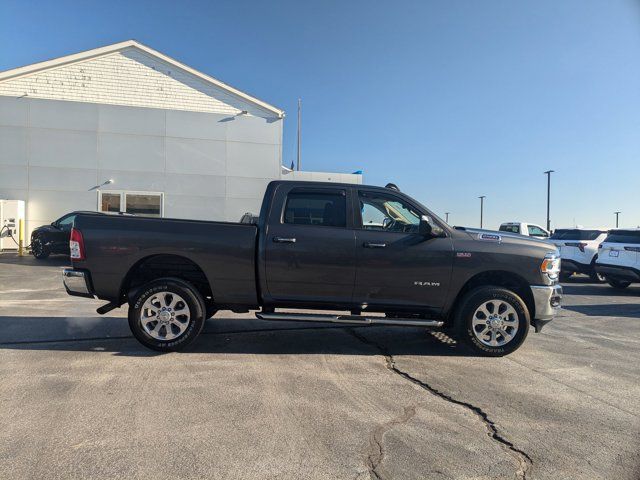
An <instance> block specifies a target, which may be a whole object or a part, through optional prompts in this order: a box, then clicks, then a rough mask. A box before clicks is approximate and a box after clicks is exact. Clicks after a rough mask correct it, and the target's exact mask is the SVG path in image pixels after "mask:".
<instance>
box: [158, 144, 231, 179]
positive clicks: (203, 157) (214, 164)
mask: <svg viewBox="0 0 640 480" xmlns="http://www.w3.org/2000/svg"><path fill="white" fill-rule="evenodd" d="M166 142H167V173H173V172H175V173H191V174H204V175H224V174H225V173H226V161H225V151H226V145H227V144H226V143H225V142H219V141H216V140H200V139H194V138H173V137H167V139H166Z"/></svg>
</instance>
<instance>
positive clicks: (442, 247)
mask: <svg viewBox="0 0 640 480" xmlns="http://www.w3.org/2000/svg"><path fill="white" fill-rule="evenodd" d="M358 200H359V202H360V215H359V217H360V218H359V219H357V218H356V222H357V225H356V227H357V228H356V232H357V233H356V252H357V267H356V286H355V290H354V302H355V303H359V304H363V305H364V304H367V305H376V306H388V307H398V308H400V309H403V310H404V309H416V310H420V311H439V310H440V309H441V308H442V306H443V305H444V302H445V300H446V296H447V293H448V289H449V285H450V278H451V269H452V264H453V245H452V241H451V238H450V237H448V236H446V237H437V238H436V237H424V236H422V235H420V234H419V233H418V228H419V224H420V217H421V216H422V215H425V214H426V215H427V216H429V215H428V214H427V213H426V212H421V211H420V210H419V209H418V208H416V207H415V206H413V205H411V204H409V202H408V201H407V200H405V199H404V198H402V197H400V196H396V195H394V194H391V193H386V192H385V193H382V192H378V191H367V190H360V191H359V193H358ZM358 227H359V228H358Z"/></svg>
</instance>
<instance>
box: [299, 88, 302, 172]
mask: <svg viewBox="0 0 640 480" xmlns="http://www.w3.org/2000/svg"><path fill="white" fill-rule="evenodd" d="M301 110H302V101H301V100H300V99H298V171H299V170H300V127H301V122H302V119H301Z"/></svg>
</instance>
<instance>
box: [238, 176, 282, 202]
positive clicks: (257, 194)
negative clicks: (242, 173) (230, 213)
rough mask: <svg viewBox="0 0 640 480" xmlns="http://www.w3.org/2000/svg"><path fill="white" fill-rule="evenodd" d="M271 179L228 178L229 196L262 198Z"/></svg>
mask: <svg viewBox="0 0 640 480" xmlns="http://www.w3.org/2000/svg"><path fill="white" fill-rule="evenodd" d="M271 181H272V180H271V179H266V178H248V177H227V196H228V197H232V198H260V199H262V197H263V196H264V192H265V190H266V189H267V185H268V184H269V182H271Z"/></svg>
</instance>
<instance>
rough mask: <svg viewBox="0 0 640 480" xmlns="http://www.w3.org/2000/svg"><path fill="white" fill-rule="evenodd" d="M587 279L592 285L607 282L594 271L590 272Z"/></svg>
mask: <svg viewBox="0 0 640 480" xmlns="http://www.w3.org/2000/svg"><path fill="white" fill-rule="evenodd" d="M589 278H590V279H591V281H592V282H593V283H604V282H606V281H607V278H606V277H605V276H604V275H602V274H601V273H598V272H596V271H593V272H591V273H590V274H589Z"/></svg>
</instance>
